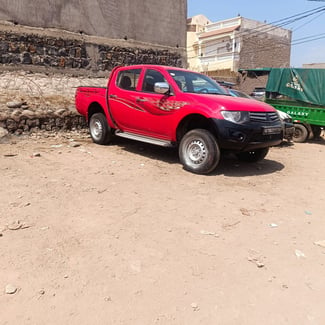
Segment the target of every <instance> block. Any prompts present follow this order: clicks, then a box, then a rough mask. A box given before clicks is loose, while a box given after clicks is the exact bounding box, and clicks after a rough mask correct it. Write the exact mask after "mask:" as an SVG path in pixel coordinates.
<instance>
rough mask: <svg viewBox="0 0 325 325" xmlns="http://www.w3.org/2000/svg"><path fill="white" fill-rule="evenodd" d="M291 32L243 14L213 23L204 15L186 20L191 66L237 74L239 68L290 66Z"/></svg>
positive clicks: (220, 73) (200, 69)
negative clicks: (242, 15)
mask: <svg viewBox="0 0 325 325" xmlns="http://www.w3.org/2000/svg"><path fill="white" fill-rule="evenodd" d="M290 49H291V31H290V30H287V29H283V28H279V27H276V26H272V25H269V24H266V23H260V22H258V21H255V20H251V19H247V18H244V17H241V16H238V17H235V18H231V19H227V20H223V21H218V22H215V23H212V22H211V21H210V20H209V19H208V18H206V17H205V16H203V15H199V16H195V17H192V18H189V19H188V20H187V55H188V66H189V68H190V69H192V70H195V71H199V72H203V73H207V74H209V75H211V76H216V77H218V76H220V75H224V76H225V75H228V76H231V75H232V76H234V75H235V74H236V72H237V71H238V70H239V69H254V68H262V67H289V66H290Z"/></svg>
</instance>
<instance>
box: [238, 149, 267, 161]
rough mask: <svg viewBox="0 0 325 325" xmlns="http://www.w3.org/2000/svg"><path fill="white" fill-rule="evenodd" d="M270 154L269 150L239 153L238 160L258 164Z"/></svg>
mask: <svg viewBox="0 0 325 325" xmlns="http://www.w3.org/2000/svg"><path fill="white" fill-rule="evenodd" d="M268 152H269V148H262V149H256V150H252V151H246V152H240V153H237V155H236V156H237V158H238V159H239V160H241V161H246V162H257V161H261V160H263V159H264V158H265V157H266V155H267V154H268Z"/></svg>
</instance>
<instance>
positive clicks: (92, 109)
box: [87, 102, 106, 123]
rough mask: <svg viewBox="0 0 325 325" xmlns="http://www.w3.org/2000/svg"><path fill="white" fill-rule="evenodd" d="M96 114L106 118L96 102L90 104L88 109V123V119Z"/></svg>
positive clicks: (100, 106)
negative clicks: (101, 114)
mask: <svg viewBox="0 0 325 325" xmlns="http://www.w3.org/2000/svg"><path fill="white" fill-rule="evenodd" d="M96 113H103V114H104V115H105V116H106V114H105V111H104V109H103V107H102V105H101V104H99V103H98V102H92V103H91V104H90V105H89V107H88V114H87V121H88V123H89V121H90V118H91V117H92V116H93V115H94V114H96Z"/></svg>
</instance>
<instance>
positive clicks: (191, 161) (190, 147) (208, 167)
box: [179, 129, 220, 174]
mask: <svg viewBox="0 0 325 325" xmlns="http://www.w3.org/2000/svg"><path fill="white" fill-rule="evenodd" d="M179 159H180V161H181V163H182V164H183V167H184V169H186V170H188V171H190V172H192V173H195V174H209V173H210V172H212V171H213V170H214V169H215V168H216V167H217V165H218V163H219V160H220V149H219V146H218V143H217V141H216V139H215V138H214V136H213V135H212V134H211V133H210V132H209V131H207V130H204V129H194V130H191V131H189V132H188V133H186V134H185V135H184V136H183V138H182V140H181V142H180V145H179Z"/></svg>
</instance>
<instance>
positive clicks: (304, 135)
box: [293, 124, 309, 143]
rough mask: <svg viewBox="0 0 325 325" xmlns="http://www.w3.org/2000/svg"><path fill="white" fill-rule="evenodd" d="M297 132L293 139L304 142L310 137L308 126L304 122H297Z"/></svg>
mask: <svg viewBox="0 0 325 325" xmlns="http://www.w3.org/2000/svg"><path fill="white" fill-rule="evenodd" d="M294 126H295V133H294V135H293V141H294V142H298V143H302V142H305V141H306V140H307V139H308V136H309V132H308V130H307V128H306V127H305V126H304V125H302V124H295V125H294Z"/></svg>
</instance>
